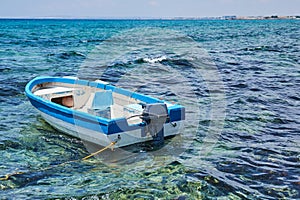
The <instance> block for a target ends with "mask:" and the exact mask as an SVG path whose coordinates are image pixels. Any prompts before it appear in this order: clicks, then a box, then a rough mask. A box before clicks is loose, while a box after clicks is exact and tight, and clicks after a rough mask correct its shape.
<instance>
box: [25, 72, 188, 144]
mask: <svg viewBox="0 0 300 200" xmlns="http://www.w3.org/2000/svg"><path fill="white" fill-rule="evenodd" d="M49 86H51V87H50V88H49ZM85 90H93V91H94V93H96V92H99V91H101V92H103V91H104V92H106V93H108V94H112V93H113V95H114V98H115V99H116V101H118V102H116V104H114V105H112V106H111V107H113V106H116V108H119V107H120V106H121V107H122V106H123V107H122V109H119V110H122V113H121V115H119V116H121V117H113V118H106V117H101V116H97V115H94V114H91V113H89V112H87V111H85V112H84V111H83V110H84V109H79V108H77V109H76V108H68V107H66V106H63V105H60V104H59V103H58V102H53V101H52V99H57V98H58V96H61V95H62V94H63V95H65V96H70V94H71V95H74V96H75V95H78V94H79V97H80V98H82V97H83V96H84V93H85ZM107 91H108V92H107ZM25 92H26V95H27V97H28V98H29V100H30V102H31V104H32V105H33V106H34V107H35V108H36V109H37V110H38V111H39V112H40V114H41V116H42V117H43V118H44V119H45V121H47V122H48V123H49V124H50V125H51V126H53V127H54V128H56V129H58V130H60V131H62V132H64V133H66V134H68V135H70V136H74V137H77V138H80V139H82V140H84V141H88V142H92V143H95V144H98V145H102V146H106V145H108V144H110V143H111V142H113V141H116V140H118V142H117V144H116V147H123V146H128V145H131V144H135V143H141V142H145V141H150V140H152V139H153V137H152V136H151V135H152V134H153V133H150V132H149V130H150V129H149V130H148V124H147V123H146V122H145V121H142V119H140V118H139V117H137V120H140V122H138V123H129V121H130V120H129V118H131V117H134V116H131V117H129V118H127V117H125V116H124V113H125V110H126V109H128V108H129V109H138V108H136V107H140V109H142V106H141V105H140V104H141V103H145V104H151V105H153V103H154V104H162V105H165V108H166V112H167V115H168V118H166V119H167V120H166V121H165V122H164V123H163V124H162V126H161V128H160V129H162V130H163V135H164V137H168V136H172V135H176V134H179V133H180V130H181V128H182V126H183V121H184V118H185V109H184V107H182V106H180V105H177V104H170V103H168V102H165V101H162V100H159V99H155V98H152V97H149V96H146V95H142V94H139V93H133V92H130V91H127V90H124V89H121V88H117V87H115V86H112V85H105V84H103V83H99V82H91V81H85V80H75V79H68V78H59V77H38V78H36V79H33V80H32V81H31V82H29V83H28V84H27V85H26V88H25ZM49 92H50V93H49ZM49 95H50V96H51V95H52V99H51V98H50V97H49ZM80 95H82V96H80ZM90 96H91V97H93V95H90ZM54 97H55V98H54ZM121 97H122V98H125V99H126V101H124V99H120V98H121ZM118 98H119V99H118ZM127 99H130V100H131V101H130V102H128V101H127ZM100 101H102V99H100ZM87 102H88V100H86V103H85V104H84V105H85V106H86V105H89V103H87ZM132 103H133V104H132ZM129 106H131V107H129ZM88 108H89V107H88ZM123 112H124V113H123ZM126 112H127V111H126ZM139 112H140V115H141V114H142V112H143V110H140V111H139ZM132 115H134V114H132ZM156 129H157V127H156ZM157 131H159V130H157Z"/></svg>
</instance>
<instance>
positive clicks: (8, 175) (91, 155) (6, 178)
mask: <svg viewBox="0 0 300 200" xmlns="http://www.w3.org/2000/svg"><path fill="white" fill-rule="evenodd" d="M117 142H118V140H115V141H113V142H111V143H110V144H109V145H107V146H106V147H104V148H102V149H100V150H99V151H96V152H94V153H92V154H90V155H88V156H86V157H84V158H81V159H77V160H70V161H66V162H63V163H60V164H57V165H53V166H50V167H46V168H43V169H40V170H39V171H47V170H49V169H53V168H56V167H59V166H64V165H66V164H69V163H73V162H79V161H84V160H87V159H89V158H91V157H93V156H95V155H98V154H99V153H101V152H103V151H105V150H106V149H109V148H111V147H113V146H114V145H115V144H116V143H117ZM25 173H28V172H15V173H12V174H6V175H5V176H3V177H1V178H0V181H7V180H9V178H10V177H12V176H15V175H18V174H25Z"/></svg>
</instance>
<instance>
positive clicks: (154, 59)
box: [143, 56, 167, 63]
mask: <svg viewBox="0 0 300 200" xmlns="http://www.w3.org/2000/svg"><path fill="white" fill-rule="evenodd" d="M166 59H167V57H166V56H161V57H159V58H144V59H143V60H144V61H145V62H148V63H157V62H161V61H163V60H166Z"/></svg>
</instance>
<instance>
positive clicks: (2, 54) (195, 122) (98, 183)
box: [0, 20, 300, 199]
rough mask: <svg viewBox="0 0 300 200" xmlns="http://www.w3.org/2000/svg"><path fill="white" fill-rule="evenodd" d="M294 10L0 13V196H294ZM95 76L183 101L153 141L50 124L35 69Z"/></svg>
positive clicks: (297, 161) (297, 74)
mask: <svg viewBox="0 0 300 200" xmlns="http://www.w3.org/2000/svg"><path fill="white" fill-rule="evenodd" d="M299 35H300V21H299V20H257V21H256V20H253V21H217V20H215V21H193V20H192V21H184V20H183V21H172V20H148V21H147V20H0V72H1V73H0V113H1V116H0V117H1V118H0V119H1V120H0V151H1V153H0V162H1V166H0V175H1V176H2V175H3V176H4V175H5V174H10V173H14V172H17V171H22V172H25V174H20V175H15V176H12V177H11V178H10V179H9V180H8V181H1V182H0V197H1V199H47V198H53V199H54V198H55V199H64V198H71V197H73V198H78V199H80V198H86V199H89V198H93V199H95V198H97V197H98V198H100V199H101V198H102V199H138V198H139V199H300V135H299V133H300V111H299V110H300V89H299V88H300V54H299V52H300V40H299ZM45 75H50V76H65V75H71V76H78V77H83V78H88V79H97V78H101V79H103V80H106V81H109V82H111V83H113V84H115V85H118V86H121V87H124V88H128V89H131V90H138V91H139V92H142V93H145V94H149V95H153V96H155V97H158V98H163V99H167V100H170V101H175V102H178V103H180V104H182V105H184V106H186V108H187V114H186V115H187V120H186V123H185V129H183V130H182V134H181V137H175V138H173V139H170V140H169V141H168V142H167V143H166V146H165V148H164V149H163V150H162V151H152V152H151V151H149V152H148V151H147V150H144V149H141V147H130V148H127V149H126V148H125V149H124V150H121V152H120V150H115V151H114V152H112V151H107V152H105V153H104V154H101V155H99V156H98V159H91V160H89V161H86V162H78V163H72V164H68V165H66V166H63V167H57V168H53V169H51V170H46V171H41V169H43V168H45V167H48V166H51V165H55V164H59V163H62V162H65V161H69V160H74V159H79V158H82V157H84V156H86V155H88V154H89V151H92V150H91V149H92V148H97V147H93V146H92V145H91V144H86V143H84V142H82V141H80V140H79V139H76V138H71V137H68V136H66V135H64V134H62V133H60V132H58V131H57V130H54V129H53V128H52V127H51V126H49V125H48V124H47V123H45V121H43V119H42V118H41V117H40V116H39V114H38V112H37V111H36V110H35V109H34V108H33V107H32V106H31V105H30V103H29V101H28V100H27V98H26V96H25V94H24V87H25V85H26V84H27V82H28V81H29V80H31V79H33V78H34V77H36V76H45Z"/></svg>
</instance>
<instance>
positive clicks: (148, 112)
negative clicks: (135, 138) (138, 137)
mask: <svg viewBox="0 0 300 200" xmlns="http://www.w3.org/2000/svg"><path fill="white" fill-rule="evenodd" d="M143 108H144V110H143V113H142V116H141V119H142V120H143V121H144V122H145V123H146V126H145V128H144V131H143V132H142V137H145V136H146V135H147V134H150V135H151V136H152V138H153V146H154V147H159V146H161V145H163V144H164V124H165V123H166V121H167V119H168V117H169V115H168V109H167V105H166V104H164V103H154V104H146V105H144V106H143Z"/></svg>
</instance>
